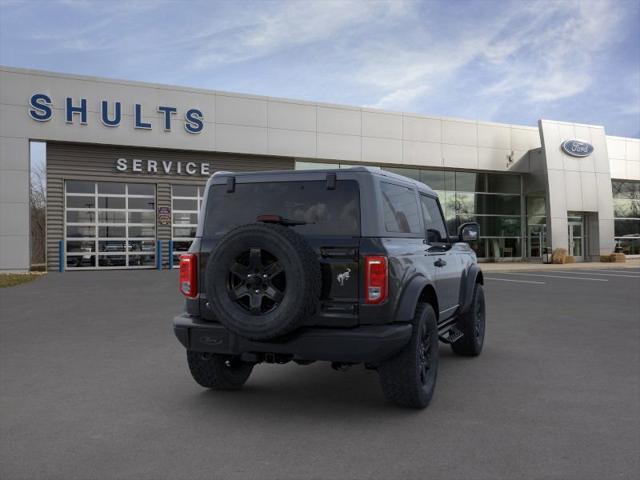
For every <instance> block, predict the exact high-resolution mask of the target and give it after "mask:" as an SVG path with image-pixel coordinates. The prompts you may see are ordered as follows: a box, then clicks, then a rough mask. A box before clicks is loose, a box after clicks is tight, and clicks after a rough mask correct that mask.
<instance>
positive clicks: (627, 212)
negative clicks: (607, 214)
mask: <svg viewBox="0 0 640 480" xmlns="http://www.w3.org/2000/svg"><path fill="white" fill-rule="evenodd" d="M611 187H612V190H613V216H614V231H615V240H616V248H617V249H619V250H621V251H622V252H624V253H625V254H627V255H640V182H638V181H631V180H625V181H622V180H612V182H611Z"/></svg>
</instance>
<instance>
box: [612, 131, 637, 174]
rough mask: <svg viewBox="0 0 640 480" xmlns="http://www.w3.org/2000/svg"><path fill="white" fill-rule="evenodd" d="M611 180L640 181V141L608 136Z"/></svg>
mask: <svg viewBox="0 0 640 480" xmlns="http://www.w3.org/2000/svg"><path fill="white" fill-rule="evenodd" d="M607 151H608V152H609V165H610V169H611V178H615V179H619V180H640V139H638V138H624V137H612V136H607Z"/></svg>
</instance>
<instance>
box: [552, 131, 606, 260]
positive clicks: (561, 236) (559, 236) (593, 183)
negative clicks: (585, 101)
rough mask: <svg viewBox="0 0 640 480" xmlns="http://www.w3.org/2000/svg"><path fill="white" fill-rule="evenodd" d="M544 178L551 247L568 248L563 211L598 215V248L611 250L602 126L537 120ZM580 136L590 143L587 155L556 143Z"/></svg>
mask: <svg viewBox="0 0 640 480" xmlns="http://www.w3.org/2000/svg"><path fill="white" fill-rule="evenodd" d="M540 132H541V136H542V143H543V147H542V148H543V151H544V158H545V161H546V170H547V180H548V202H547V229H548V234H549V238H550V239H551V247H552V248H554V249H555V248H568V242H569V240H568V233H567V212H569V211H571V212H590V213H596V214H597V215H598V238H597V239H595V238H594V239H593V240H594V241H595V240H597V242H598V245H599V252H600V253H602V254H605V253H611V252H612V251H613V248H614V245H615V242H614V239H613V237H614V231H613V198H612V193H611V175H610V172H609V155H608V152H607V141H606V138H605V134H604V127H597V126H592V125H581V124H575V123H565V122H555V121H550V120H540ZM571 139H582V140H585V141H587V142H589V143H590V144H591V145H593V147H594V151H593V153H592V154H591V155H589V156H588V157H584V158H577V157H572V156H570V155H567V154H566V153H565V152H564V151H563V150H562V149H561V148H560V145H561V144H562V142H563V141H565V140H571Z"/></svg>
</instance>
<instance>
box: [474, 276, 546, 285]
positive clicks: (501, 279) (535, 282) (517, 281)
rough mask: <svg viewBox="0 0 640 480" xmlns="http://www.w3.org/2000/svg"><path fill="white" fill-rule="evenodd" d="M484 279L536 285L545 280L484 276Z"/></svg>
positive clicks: (543, 283)
mask: <svg viewBox="0 0 640 480" xmlns="http://www.w3.org/2000/svg"><path fill="white" fill-rule="evenodd" d="M484 278H485V279H486V280H500V281H501V282H514V283H534V284H536V285H546V284H547V282H538V281H536V280H514V279H512V278H498V277H484Z"/></svg>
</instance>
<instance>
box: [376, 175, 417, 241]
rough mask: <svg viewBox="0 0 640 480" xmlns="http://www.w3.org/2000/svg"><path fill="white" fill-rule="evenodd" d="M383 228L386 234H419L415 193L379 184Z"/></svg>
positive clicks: (387, 184) (382, 183)
mask: <svg viewBox="0 0 640 480" xmlns="http://www.w3.org/2000/svg"><path fill="white" fill-rule="evenodd" d="M380 188H381V190H382V205H383V213H384V226H385V228H386V230H387V232H394V233H421V232H420V217H419V215H420V214H419V212H418V202H417V201H416V194H415V192H414V191H413V190H412V189H410V188H407V187H402V186H400V185H394V184H393V183H387V182H381V183H380Z"/></svg>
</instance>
